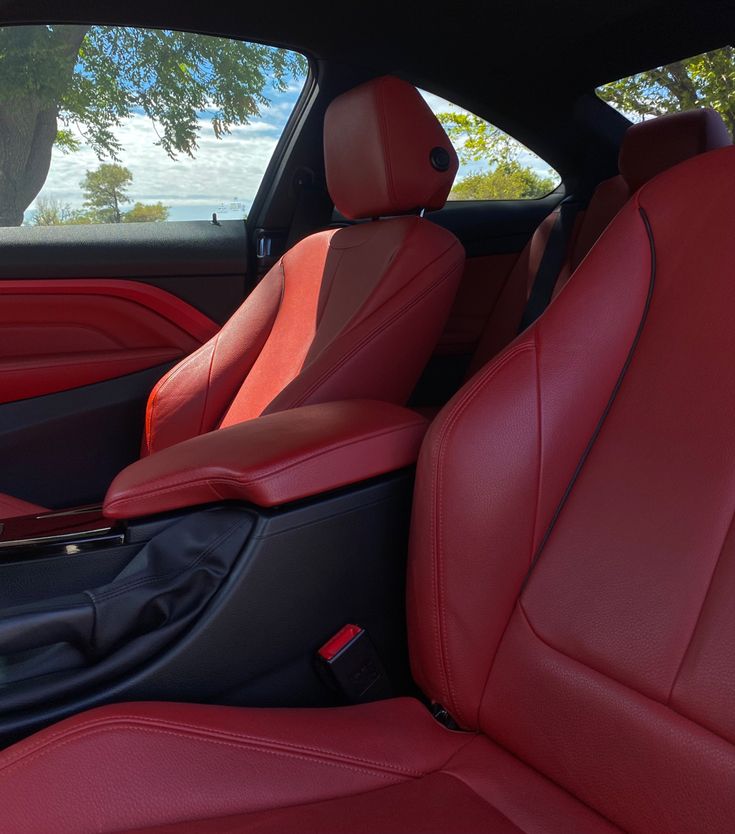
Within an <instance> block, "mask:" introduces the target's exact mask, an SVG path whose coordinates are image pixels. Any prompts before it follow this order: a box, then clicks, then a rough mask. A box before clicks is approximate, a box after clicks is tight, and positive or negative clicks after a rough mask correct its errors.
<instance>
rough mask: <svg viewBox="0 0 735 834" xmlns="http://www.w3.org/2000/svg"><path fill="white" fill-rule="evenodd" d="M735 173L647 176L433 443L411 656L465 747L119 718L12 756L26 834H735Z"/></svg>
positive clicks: (215, 710)
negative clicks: (562, 288)
mask: <svg viewBox="0 0 735 834" xmlns="http://www.w3.org/2000/svg"><path fill="white" fill-rule="evenodd" d="M733 182H735V149H731V148H728V149H723V150H718V151H714V152H712V153H707V154H704V155H701V156H698V157H697V158H695V159H691V160H689V161H688V162H685V163H683V164H681V165H678V166H676V167H675V168H673V169H671V170H670V171H667V172H665V173H664V174H662V175H661V176H659V177H657V178H655V179H654V180H653V181H651V182H649V183H647V184H646V185H645V186H643V188H642V189H641V190H640V191H639V192H638V193H637V194H636V195H635V196H634V197H633V199H631V200H629V201H628V202H627V204H626V205H625V207H624V208H623V209H622V211H621V212H620V213H619V214H618V216H617V217H616V218H615V220H614V221H613V223H612V224H611V225H610V226H609V227H608V229H607V230H606V231H605V233H604V234H603V235H602V238H601V239H600V241H599V242H598V243H597V245H596V246H595V247H594V248H593V249H592V251H591V252H590V253H589V255H588V257H587V258H586V259H585V260H584V263H583V264H582V265H581V266H580V268H579V270H577V272H576V273H575V274H574V276H573V277H572V279H571V280H570V282H569V284H568V287H567V288H566V290H565V291H564V293H562V294H561V295H560V296H559V298H558V299H557V301H556V302H555V303H554V304H553V305H552V306H551V307H550V308H549V309H548V310H547V312H546V314H545V315H543V316H542V317H541V318H540V319H538V320H537V321H536V322H535V324H533V325H532V326H531V327H530V328H529V329H528V330H527V331H526V332H525V333H524V334H522V335H521V336H520V337H519V338H518V339H517V340H516V341H515V342H514V344H513V345H511V346H510V347H509V348H508V349H507V350H505V351H504V352H503V353H501V354H500V355H499V356H498V357H497V358H496V359H495V360H494V361H492V362H491V363H489V364H488V365H487V366H486V367H485V368H484V369H483V370H482V371H481V372H480V373H479V374H478V375H477V376H476V377H475V378H474V379H473V380H471V382H470V383H468V384H467V385H466V386H465V387H464V388H463V389H462V390H461V391H460V392H459V393H458V394H457V396H456V397H455V398H454V399H453V400H452V401H451V402H450V403H449V405H448V406H447V407H446V408H445V409H444V411H443V412H442V413H441V414H440V416H439V418H438V419H437V420H436V421H435V422H434V424H433V425H432V427H431V429H430V431H429V434H428V436H427V440H426V441H425V443H424V447H423V449H422V453H421V458H420V462H419V467H418V473H417V483H416V493H415V506H414V515H413V532H412V540H411V550H410V569H409V577H408V580H409V593H408V615H409V631H410V648H411V655H412V666H413V671H414V675H415V678H416V680H417V682H418V683H419V685H420V686H421V688H422V689H423V691H424V693H425V694H426V696H427V698H428V699H430V700H431V701H434V702H437V703H439V704H441V705H442V706H443V707H444V708H445V709H446V710H447V711H448V712H449V714H450V715H451V716H452V717H453V718H454V720H455V721H456V722H457V723H458V724H459V725H460V726H461V727H462V728H463V729H464V731H463V732H458V731H452V730H448V729H445V728H444V727H443V726H441V725H440V724H439V723H437V722H436V721H434V720H433V719H432V717H431V716H430V714H429V712H428V710H427V709H426V708H425V707H424V706H423V705H422V704H421V703H420V702H419V701H416V700H411V699H400V700H391V701H385V702H379V703H374V704H370V705H366V706H358V707H346V708H342V709H326V710H309V709H304V710H292V709H289V710H277V709H271V710H258V709H236V708H225V707H207V706H185V705H178V704H177V705H175V704H169V705H167V704H133V705H121V706H112V707H105V708H102V709H99V710H95V711H93V712H90V713H87V714H82V715H80V716H78V717H76V718H73V719H71V720H68V721H66V722H63V723H62V724H59V725H57V726H55V727H53V728H51V729H49V730H46V731H44V732H42V733H39V734H38V735H36V736H35V737H33V738H30V739H28V740H26V741H24V742H22V743H20V744H18V745H16V746H15V747H12V748H10V749H9V750H7V751H6V752H5V753H3V754H2V756H0V808H2V830H3V834H21V832H25V833H26V834H30V833H31V832H32V834H38V832H41V831H51V830H52V831H54V832H55V834H71V833H72V832H73V834H84V832H112V831H115V832H120V831H130V830H133V829H134V830H136V831H137V830H141V831H145V832H148V834H152V832H161V834H163V832H168V833H169V834H172V832H177V834H182V832H194V831H196V832H198V833H199V834H202V833H203V834H206V832H219V834H224V832H230V834H232V833H233V832H256V831H257V832H259V834H263V832H283V831H301V832H330V831H334V832H336V831H340V832H342V831H350V832H355V833H356V834H359V832H371V834H380V832H392V833H393V834H395V832H444V834H451V832H479V831H482V832H487V833H488V834H518V832H526V834H572V832H578V834H602V833H603V832H605V834H611V832H620V831H626V832H630V833H631V834H732V831H733V820H734V819H735V710H733V704H735V606H733V594H732V590H733V587H734V585H735V527H734V526H733V513H734V511H735V432H733V425H735V369H734V367H733V362H734V360H733V357H735V327H733V321H735V280H733V264H735V235H733V233H732V230H733V228H735V189H733V187H732V184H733ZM692 207H696V210H695V211H693V210H692Z"/></svg>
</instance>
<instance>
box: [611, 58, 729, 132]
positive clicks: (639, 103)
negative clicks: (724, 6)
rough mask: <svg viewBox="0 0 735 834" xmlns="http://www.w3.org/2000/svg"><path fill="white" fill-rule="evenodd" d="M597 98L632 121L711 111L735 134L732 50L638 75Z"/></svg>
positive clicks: (614, 86) (615, 83)
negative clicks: (694, 108)
mask: <svg viewBox="0 0 735 834" xmlns="http://www.w3.org/2000/svg"><path fill="white" fill-rule="evenodd" d="M597 93H598V95H599V96H600V98H602V99H603V100H604V101H607V102H608V103H610V104H612V105H613V106H614V107H615V108H617V109H618V110H620V111H622V112H623V113H625V114H626V115H628V116H631V117H632V118H633V119H634V120H641V119H643V118H647V117H651V116H661V115H663V114H664V113H673V112H678V111H680V110H689V109H691V108H693V107H713V108H714V109H715V110H717V111H718V113H720V115H721V116H722V118H723V119H724V120H725V123H726V124H727V126H728V127H729V129H730V130H731V131H733V130H735V49H733V47H731V46H725V47H723V48H722V49H715V50H713V51H712V52H707V53H705V54H704V55H697V56H695V57H694V58H689V59H687V60H684V61H676V62H674V63H673V64H668V65H667V66H665V67H658V68H657V69H652V70H648V71H647V72H639V73H637V74H636V75H632V76H630V77H629V78H622V79H620V80H619V81H614V82H612V83H611V84H606V85H605V86H604V87H600V88H599V89H598V91H597Z"/></svg>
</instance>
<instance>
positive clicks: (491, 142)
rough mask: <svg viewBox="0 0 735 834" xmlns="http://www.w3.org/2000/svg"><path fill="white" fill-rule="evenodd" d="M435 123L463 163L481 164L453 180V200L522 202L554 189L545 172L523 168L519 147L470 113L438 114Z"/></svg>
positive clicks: (504, 134) (520, 147) (551, 178)
mask: <svg viewBox="0 0 735 834" xmlns="http://www.w3.org/2000/svg"><path fill="white" fill-rule="evenodd" d="M438 118H439V121H440V122H441V123H442V125H443V126H444V129H445V130H446V131H447V134H448V136H449V138H450V139H451V140H452V142H453V143H454V145H455V147H456V148H457V152H458V155H459V158H460V161H461V162H463V163H478V162H479V163H484V164H485V169H484V170H481V171H478V172H475V173H471V174H467V175H466V176H464V177H462V178H461V179H460V180H458V181H457V183H456V184H455V186H454V188H453V189H452V194H451V196H452V197H454V199H456V200H522V199H535V198H537V197H543V196H545V195H546V194H548V193H549V192H550V191H552V190H553V189H554V186H555V184H556V183H555V182H554V179H553V177H552V176H551V171H549V175H548V176H543V175H541V174H539V173H537V172H536V171H534V170H533V168H530V167H529V166H527V165H523V164H522V163H521V162H520V160H519V157H520V156H521V153H522V151H523V146H522V145H520V144H519V143H518V142H516V141H515V140H514V139H513V138H511V137H510V136H508V134H507V133H503V131H502V130H499V129H498V128H497V127H495V126H494V125H491V124H490V123H489V122H486V121H485V120H484V119H481V118H480V117H479V116H474V115H473V114H472V113H456V112H453V113H439V114H438Z"/></svg>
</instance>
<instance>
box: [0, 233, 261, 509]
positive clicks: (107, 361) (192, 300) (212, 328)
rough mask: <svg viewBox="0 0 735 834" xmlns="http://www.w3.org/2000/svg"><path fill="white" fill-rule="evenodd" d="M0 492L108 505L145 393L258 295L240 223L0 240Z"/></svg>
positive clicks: (134, 446)
mask: <svg viewBox="0 0 735 834" xmlns="http://www.w3.org/2000/svg"><path fill="white" fill-rule="evenodd" d="M0 247H2V251H3V259H2V262H1V263H0V455H1V456H2V460H3V466H2V468H1V471H0V492H7V493H9V494H11V495H16V496H18V497H20V498H25V500H28V501H32V502H34V503H37V504H41V505H43V506H47V507H53V508H58V507H68V506H74V505H80V504H86V503H89V502H94V501H97V500H99V499H100V498H101V497H102V495H103V494H104V491H105V489H106V488H107V485H108V484H109V482H110V481H111V480H112V478H113V477H114V476H115V474H116V473H117V472H118V471H119V470H120V469H121V468H123V467H124V466H126V465H127V464H128V463H130V462H131V461H133V460H134V459H135V458H136V457H137V456H138V454H139V452H140V442H141V435H142V430H143V422H144V418H145V404H146V401H147V399H148V395H149V393H150V391H151V389H152V388H153V386H154V385H155V384H156V382H157V381H158V380H159V379H160V378H161V376H163V374H164V373H165V372H166V371H167V370H168V369H169V368H170V367H171V366H172V365H174V364H175V363H176V362H177V361H179V360H180V359H181V358H182V357H184V356H186V355H188V354H189V353H191V352H192V351H194V350H196V349H197V347H199V346H200V345H201V344H203V343H204V342H205V341H207V340H208V339H209V338H211V337H212V336H213V335H214V334H215V333H216V332H217V331H218V329H219V326H220V325H221V324H222V323H223V322H224V321H226V320H227V318H228V317H229V316H230V314H231V313H232V312H233V311H234V310H235V309H237V307H238V306H239V305H240V304H241V303H242V300H243V298H244V297H245V295H246V293H247V291H248V289H249V283H248V268H247V267H248V265H247V235H246V228H245V224H244V223H243V222H242V221H234V220H233V221H225V222H223V223H220V224H217V225H215V224H213V223H210V222H205V221H201V222H199V221H196V222H187V221H185V222H176V223H140V224H132V223H131V224H119V225H107V226H104V225H101V226H69V227H65V226H62V227H24V228H7V229H0Z"/></svg>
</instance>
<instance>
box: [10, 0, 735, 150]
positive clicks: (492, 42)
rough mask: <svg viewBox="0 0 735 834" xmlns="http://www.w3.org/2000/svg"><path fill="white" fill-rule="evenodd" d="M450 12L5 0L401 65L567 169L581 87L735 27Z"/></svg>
mask: <svg viewBox="0 0 735 834" xmlns="http://www.w3.org/2000/svg"><path fill="white" fill-rule="evenodd" d="M443 8H444V11H442V5H440V4H439V5H438V4H437V0H434V2H432V3H422V4H419V3H416V2H405V0H404V3H403V4H401V3H400V2H399V0H394V2H393V3H384V2H380V1H379V0H375V2H363V3H359V4H356V3H354V2H346V3H318V2H304V0H302V2H299V3H291V2H272V0H271V2H266V3H259V4H256V3H237V4H235V3H233V2H232V0H220V2H219V3H202V2H197V3H193V2H178V3H172V2H171V0H125V2H124V3H117V4H112V3H109V4H107V3H106V4H104V5H103V4H101V3H100V2H99V0H0V21H2V22H3V23H13V22H34V21H36V22H44V23H50V22H57V23H58V22H94V23H115V24H127V25H139V26H153V27H156V26H157V27H166V28H181V29H191V30H196V31H203V32H211V33H216V34H222V35H231V36H233V37H243V38H251V39H254V40H262V41H266V42H271V43H277V44H280V45H284V46H290V47H293V48H296V49H300V50H302V51H305V52H307V53H309V54H311V55H312V56H314V57H315V58H318V59H322V60H324V61H328V62H330V63H332V64H347V65H350V66H352V67H355V66H357V67H360V68H361V69H362V70H363V71H364V73H365V74H366V75H370V74H380V73H384V72H392V73H396V74H398V75H402V76H404V77H406V78H408V79H410V80H411V81H413V82H414V83H416V84H419V85H420V86H423V87H425V88H426V89H429V90H432V91H433V92H436V93H438V94H440V95H444V96H445V97H446V98H449V99H451V100H453V101H455V102H456V103H458V104H463V105H464V106H465V107H468V108H469V109H472V110H474V111H475V112H477V113H478V114H480V115H483V116H485V117H487V118H491V119H494V121H495V122H496V124H498V125H499V126H500V127H503V128H505V129H506V130H509V131H511V132H514V133H515V135H516V136H517V137H518V138H519V139H521V140H522V141H524V140H525V141H527V143H528V144H530V145H531V146H532V147H534V146H535V148H536V149H538V147H539V144H543V145H545V146H546V147H545V150H546V151H547V154H546V156H547V159H549V161H550V162H552V163H553V162H556V163H557V164H558V165H560V166H564V163H565V162H566V161H568V160H565V159H564V157H565V152H564V146H565V144H567V143H569V142H571V141H572V140H573V137H572V135H571V133H570V125H571V123H572V121H573V118H572V114H573V111H574V106H575V103H576V102H577V100H578V99H579V97H580V95H582V94H584V93H588V92H591V91H592V90H594V88H595V87H596V86H598V85H599V84H601V83H604V82H605V81H609V80H612V79H615V78H620V77H623V76H625V75H629V74H631V73H633V72H635V71H637V70H642V69H648V68H650V67H653V66H657V65H660V64H663V63H667V62H669V61H672V60H676V59H677V58H682V57H688V56H691V55H694V54H697V53H698V52H703V51H706V50H708V49H712V48H715V47H717V46H721V45H723V44H724V43H727V42H729V41H731V40H732V35H733V33H734V29H735V0H687V2H676V0H607V2H600V1H599V0H495V2H484V3H483V2H474V3H470V2H465V0H455V1H454V2H450V3H447V4H446V5H445V6H444V7H443ZM541 137H543V140H541ZM529 140H530V141H529ZM534 140H535V141H534ZM540 140H541V141H540Z"/></svg>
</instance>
